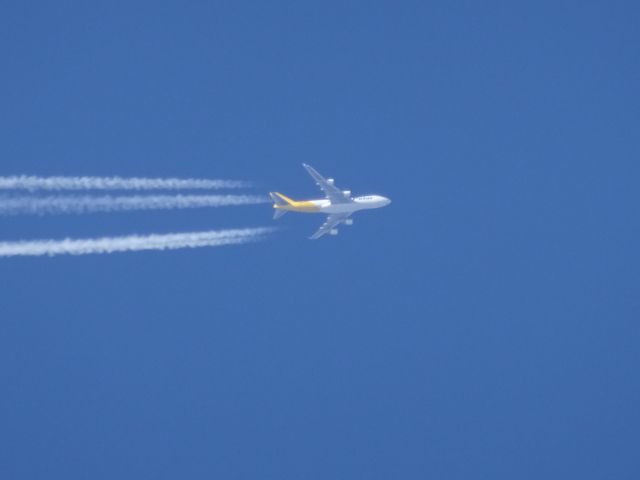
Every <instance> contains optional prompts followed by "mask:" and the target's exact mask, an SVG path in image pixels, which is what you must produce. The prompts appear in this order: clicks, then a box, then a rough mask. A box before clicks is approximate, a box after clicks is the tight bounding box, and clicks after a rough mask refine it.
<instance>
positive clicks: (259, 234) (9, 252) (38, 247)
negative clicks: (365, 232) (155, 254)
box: [0, 227, 274, 257]
mask: <svg viewBox="0 0 640 480" xmlns="http://www.w3.org/2000/svg"><path fill="white" fill-rule="evenodd" d="M273 231H274V229H273V228H266V227H265V228H243V229H235V230H211V231H207V232H189V233H169V234H163V235H157V234H156V235H146V236H140V235H130V236H126V237H103V238H85V239H72V238H66V239H64V240H34V241H19V242H0V257H14V256H40V255H49V256H53V255H88V254H92V253H115V252H137V251H142V250H174V249H177V248H197V247H219V246H222V245H237V244H242V243H248V242H253V241H258V240H262V239H264V238H265V236H266V235H267V234H269V233H271V232H273Z"/></svg>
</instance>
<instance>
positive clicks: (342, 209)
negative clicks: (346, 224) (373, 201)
mask: <svg viewBox="0 0 640 480" xmlns="http://www.w3.org/2000/svg"><path fill="white" fill-rule="evenodd" d="M356 210H358V208H357V206H356V205H353V204H352V203H343V204H337V205H328V206H326V207H323V208H322V213H353V212H355V211H356Z"/></svg>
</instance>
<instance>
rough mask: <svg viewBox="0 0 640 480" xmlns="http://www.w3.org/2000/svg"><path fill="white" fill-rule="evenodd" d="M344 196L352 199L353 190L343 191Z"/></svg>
mask: <svg viewBox="0 0 640 480" xmlns="http://www.w3.org/2000/svg"><path fill="white" fill-rule="evenodd" d="M342 194H343V195H344V196H345V197H347V198H350V197H351V190H343V191H342Z"/></svg>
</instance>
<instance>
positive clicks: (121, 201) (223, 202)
mask: <svg viewBox="0 0 640 480" xmlns="http://www.w3.org/2000/svg"><path fill="white" fill-rule="evenodd" d="M267 202H268V199H267V198H266V197H261V196H258V195H146V196H145V195H133V196H111V195H105V196H52V197H10V196H4V197H3V196H0V215H24V214H26V215H45V214H64V213H92V212H121V211H127V210H169V209H181V208H203V207H222V206H228V205H257V204H260V203H267Z"/></svg>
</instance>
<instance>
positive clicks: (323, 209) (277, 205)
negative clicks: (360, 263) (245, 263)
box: [269, 163, 391, 240]
mask: <svg viewBox="0 0 640 480" xmlns="http://www.w3.org/2000/svg"><path fill="white" fill-rule="evenodd" d="M302 166H303V167H304V168H305V169H306V170H307V172H308V173H309V175H311V178H313V179H314V180H315V182H316V184H317V185H318V186H319V187H320V189H321V190H322V191H323V192H324V194H325V197H326V198H323V199H320V200H301V201H296V200H292V199H290V198H289V197H286V196H284V195H283V194H281V193H278V192H270V193H269V196H270V197H271V200H273V208H274V209H275V212H274V213H273V218H274V220H275V219H278V218H280V217H281V216H283V215H284V214H285V213H287V212H300V213H326V214H327V215H328V216H327V219H326V220H325V222H324V223H323V224H322V226H321V227H320V228H319V229H318V231H316V233H314V234H313V235H311V237H309V238H310V239H311V240H316V239H318V238H320V237H322V236H323V235H326V234H327V233H328V234H330V235H337V234H338V228H337V227H338V225H340V224H345V225H353V219H352V218H349V217H351V215H352V214H353V213H355V212H357V211H358V210H367V209H370V208H380V207H386V206H387V205H389V204H390V203H391V200H389V199H388V198H387V197H383V196H381V195H365V196H362V197H352V196H351V191H350V190H340V189H339V188H338V187H336V186H335V184H334V181H333V178H324V177H323V176H322V175H320V174H319V173H318V172H316V171H315V170H314V168H313V167H311V166H310V165H307V164H306V163H303V164H302Z"/></svg>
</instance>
